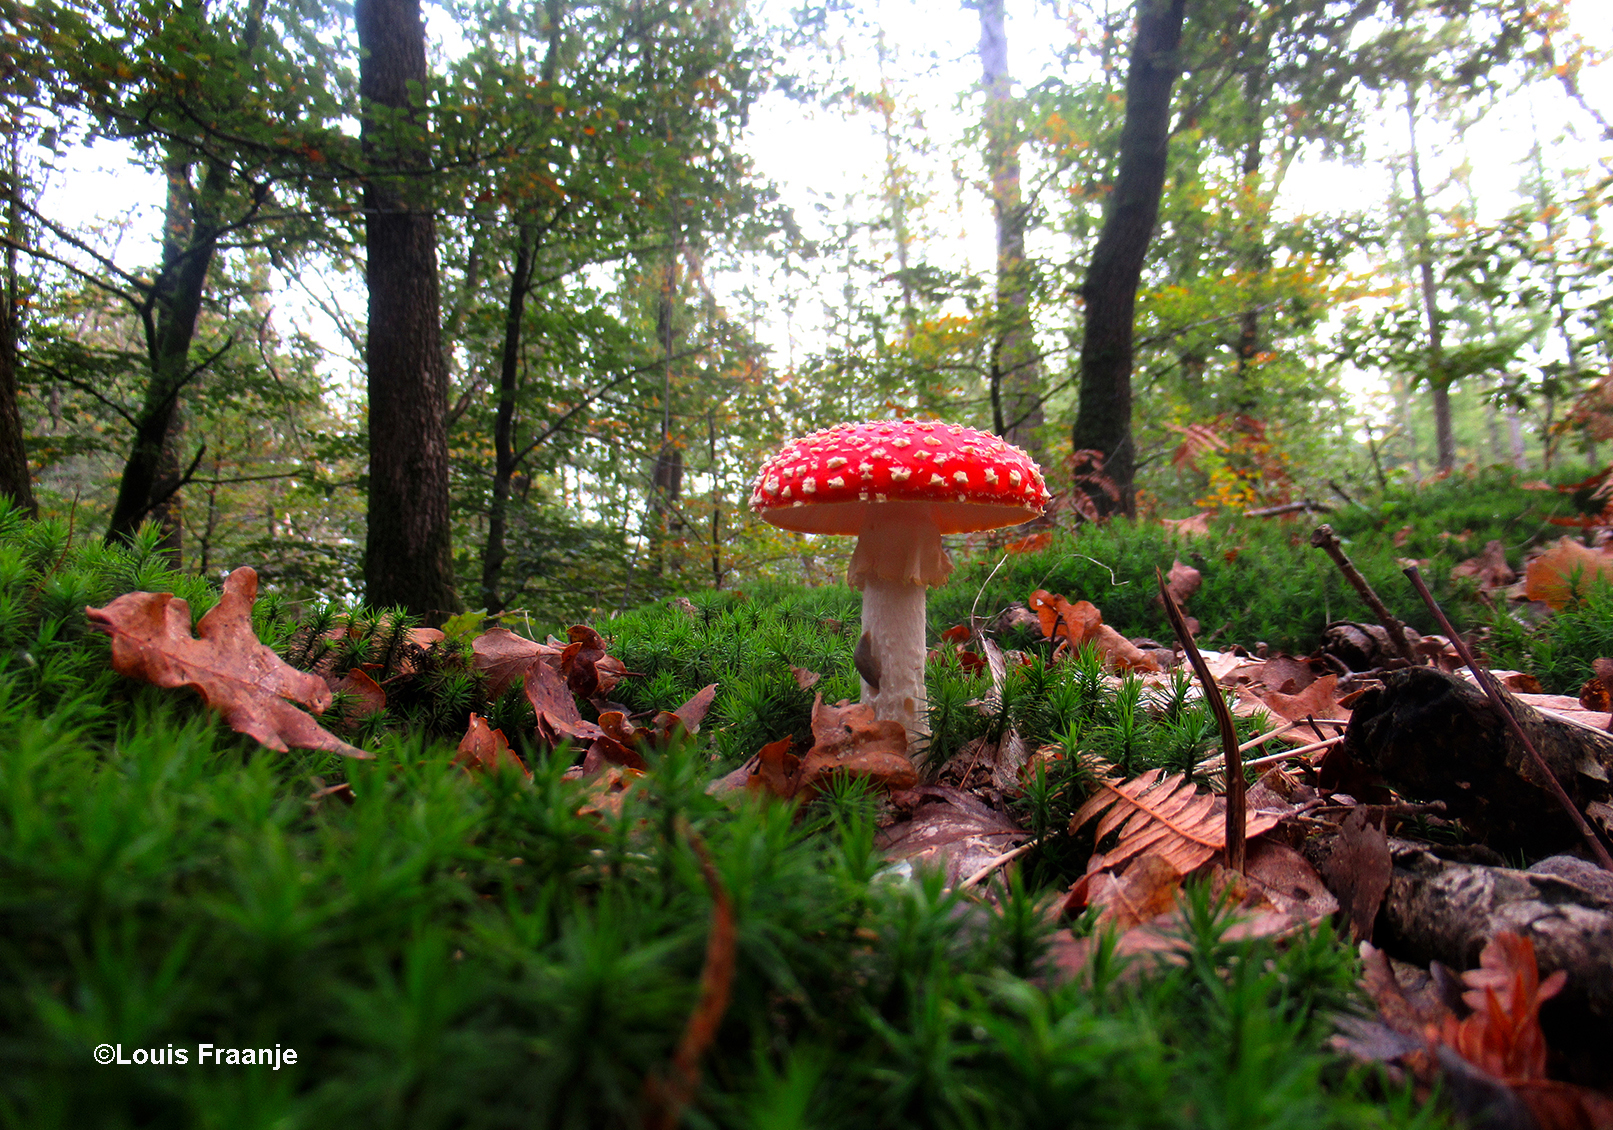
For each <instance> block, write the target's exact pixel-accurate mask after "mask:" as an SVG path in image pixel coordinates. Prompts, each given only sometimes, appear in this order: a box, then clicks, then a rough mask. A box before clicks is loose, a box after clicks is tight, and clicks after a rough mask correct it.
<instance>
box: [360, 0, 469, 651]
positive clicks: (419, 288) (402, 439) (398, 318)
mask: <svg viewBox="0 0 1613 1130" xmlns="http://www.w3.org/2000/svg"><path fill="white" fill-rule="evenodd" d="M354 22H355V23H356V24H357V25H358V39H359V48H360V59H359V97H360V99H361V101H362V103H363V104H364V111H365V112H364V118H363V123H362V126H361V139H362V143H363V147H364V152H365V156H366V158H367V160H368V162H369V164H370V166H371V169H372V173H371V176H370V177H369V179H368V180H367V181H366V182H365V186H364V241H365V251H366V262H365V271H364V275H365V281H366V283H367V284H368V286H369V296H370V297H369V329H368V335H367V337H366V340H365V346H364V362H365V369H366V371H367V372H368V377H369V381H368V384H369V416H370V418H369V425H370V475H369V478H370V489H369V511H368V517H369V534H368V538H367V540H366V544H365V556H364V585H365V595H366V598H367V599H368V601H369V603H370V604H372V605H375V606H384V605H401V606H402V607H404V608H406V609H407V610H408V611H409V612H411V613H414V614H416V615H421V616H426V617H428V618H433V619H435V618H438V617H441V616H443V615H444V614H448V613H453V612H457V611H459V610H460V608H461V605H460V602H459V597H458V595H457V594H456V593H455V591H454V568H453V546H452V544H451V540H450V539H451V529H450V526H449V521H448V428H447V418H446V417H447V410H448V372H447V368H446V366H445V365H444V363H443V355H442V332H441V323H440V321H439V319H440V317H441V302H440V297H439V293H438V280H437V227H436V220H435V218H434V216H433V214H432V210H431V198H430V197H431V194H430V188H429V184H428V183H427V181H426V179H425V176H424V170H425V168H426V166H427V165H428V163H429V161H428V154H427V153H426V152H425V144H426V143H425V142H424V141H423V140H420V135H419V134H417V132H416V131H421V130H422V127H423V125H424V123H423V122H422V121H421V120H420V119H421V117H422V107H421V104H420V102H419V99H420V98H421V97H423V94H422V92H423V90H424V88H425V85H426V78H427V75H426V39H425V25H424V24H423V23H422V21H421V18H420V2H419V0H358V3H357V5H356V6H355V8H354ZM411 85H412V86H413V87H414V95H413V97H411V92H410V87H411ZM388 171H397V172H401V173H404V174H405V175H402V176H395V177H388V176H386V175H385V173H386V172H388ZM410 171H413V172H414V175H413V176H409V175H407V174H408V173H409V172H410Z"/></svg>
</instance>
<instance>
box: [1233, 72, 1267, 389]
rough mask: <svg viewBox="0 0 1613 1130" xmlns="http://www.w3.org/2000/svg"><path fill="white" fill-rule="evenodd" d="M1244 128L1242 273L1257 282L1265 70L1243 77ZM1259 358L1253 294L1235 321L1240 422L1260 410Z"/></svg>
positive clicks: (1263, 263)
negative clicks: (1257, 203) (1240, 315)
mask: <svg viewBox="0 0 1613 1130" xmlns="http://www.w3.org/2000/svg"><path fill="white" fill-rule="evenodd" d="M1243 97H1244V115H1245V116H1244V125H1245V128H1246V129H1247V130H1248V131H1249V136H1248V138H1247V140H1246V141H1245V142H1244V149H1243V166H1242V170H1241V171H1242V173H1243V191H1244V206H1245V207H1246V208H1248V209H1249V210H1250V211H1249V213H1248V215H1247V216H1246V217H1245V219H1244V224H1243V237H1244V264H1243V267H1244V270H1245V271H1247V272H1248V273H1249V276H1250V278H1251V279H1255V278H1258V277H1259V276H1260V275H1261V274H1263V273H1264V272H1265V271H1266V269H1267V268H1268V267H1269V266H1270V261H1271V256H1270V255H1269V254H1268V252H1267V250H1266V239H1265V232H1264V227H1265V224H1264V219H1263V217H1261V216H1259V215H1258V213H1257V212H1256V210H1255V209H1256V207H1257V205H1256V200H1257V197H1258V193H1259V189H1260V161H1261V152H1260V147H1261V142H1262V140H1263V138H1262V136H1261V135H1262V133H1263V131H1264V126H1265V120H1266V70H1265V67H1264V66H1259V67H1254V68H1251V69H1250V71H1249V73H1248V74H1247V75H1246V76H1244V84H1243ZM1259 355H1260V303H1259V302H1258V301H1257V300H1256V298H1255V296H1254V295H1253V294H1251V295H1250V297H1249V301H1248V305H1247V306H1245V307H1244V311H1243V315H1242V317H1240V318H1239V319H1238V348H1237V357H1238V369H1237V388H1238V391H1237V400H1236V403H1235V404H1234V410H1235V411H1236V413H1237V415H1238V417H1239V418H1242V417H1245V416H1253V415H1255V414H1256V412H1257V411H1258V410H1259V408H1260V383H1259V370H1258V368H1257V367H1256V359H1257V358H1258V357H1259Z"/></svg>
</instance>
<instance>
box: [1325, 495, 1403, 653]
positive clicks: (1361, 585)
mask: <svg viewBox="0 0 1613 1130" xmlns="http://www.w3.org/2000/svg"><path fill="white" fill-rule="evenodd" d="M1311 545H1312V546H1314V547H1315V548H1317V549H1319V550H1321V551H1322V552H1323V553H1325V554H1327V555H1328V556H1329V557H1331V558H1332V559H1333V563H1334V564H1335V565H1337V566H1338V567H1339V572H1341V573H1343V574H1344V579H1345V580H1346V581H1349V582H1350V587H1351V588H1353V589H1355V591H1356V592H1357V593H1358V594H1359V595H1360V597H1361V599H1362V600H1363V601H1364V602H1365V603H1366V606H1367V607H1368V608H1370V609H1372V614H1373V615H1374V616H1376V617H1377V618H1378V623H1380V624H1382V625H1383V629H1384V631H1386V632H1388V633H1389V642H1390V643H1392V644H1394V645H1395V650H1396V651H1397V652H1399V653H1400V658H1402V659H1404V660H1405V661H1406V662H1407V663H1410V664H1412V665H1413V666H1415V665H1416V663H1417V656H1416V654H1415V653H1414V652H1413V651H1412V650H1411V644H1409V643H1407V642H1406V626H1405V625H1404V624H1402V623H1401V622H1400V621H1399V620H1396V619H1395V617H1394V614H1393V613H1391V612H1390V611H1389V609H1388V608H1387V607H1386V606H1385V605H1384V603H1383V601H1381V600H1379V599H1378V594H1377V593H1375V592H1373V591H1372V586H1371V585H1369V584H1367V579H1366V578H1365V577H1363V576H1362V575H1361V571H1360V570H1359V569H1357V568H1356V567H1355V562H1353V561H1351V560H1350V559H1349V557H1348V556H1347V555H1346V554H1345V552H1344V547H1343V546H1342V545H1340V544H1339V539H1338V535H1337V534H1335V533H1334V532H1333V527H1332V526H1329V525H1328V524H1327V523H1326V522H1323V523H1322V524H1321V525H1320V526H1317V527H1316V532H1315V533H1313V534H1311Z"/></svg>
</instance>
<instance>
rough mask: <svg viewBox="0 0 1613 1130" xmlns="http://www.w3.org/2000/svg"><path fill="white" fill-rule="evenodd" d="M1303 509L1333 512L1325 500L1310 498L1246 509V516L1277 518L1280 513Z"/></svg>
mask: <svg viewBox="0 0 1613 1130" xmlns="http://www.w3.org/2000/svg"><path fill="white" fill-rule="evenodd" d="M1302 510H1314V511H1316V512H1317V513H1318V514H1331V513H1333V508H1332V507H1331V506H1329V505H1328V504H1327V503H1325V502H1312V501H1311V500H1310V499H1308V498H1304V499H1301V500H1300V501H1298V502H1285V503H1283V504H1282V505H1281V506H1262V507H1261V508H1260V509H1259V510H1245V511H1244V512H1243V516H1244V517H1245V518H1275V517H1277V516H1278V515H1280V514H1298V513H1299V512H1300V511H1302Z"/></svg>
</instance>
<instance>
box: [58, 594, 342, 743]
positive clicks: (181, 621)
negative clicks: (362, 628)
mask: <svg viewBox="0 0 1613 1130" xmlns="http://www.w3.org/2000/svg"><path fill="white" fill-rule="evenodd" d="M257 595H258V575H257V573H255V572H253V571H252V570H251V569H248V568H245V567H243V568H240V569H237V570H235V571H234V572H233V573H231V574H230V575H229V576H228V577H226V578H225V579H224V592H223V595H222V596H221V597H220V598H219V602H218V603H217V604H216V605H214V606H213V607H212V608H211V609H209V610H208V611H207V613H206V615H204V616H203V617H202V619H201V622H200V623H199V624H197V625H196V635H195V636H192V635H191V630H190V605H189V604H187V603H185V602H184V601H183V600H180V599H179V598H178V597H176V596H174V595H172V594H171V593H151V592H132V593H125V594H124V595H123V596H120V597H118V598H117V599H116V600H114V601H112V603H110V604H108V605H107V606H106V607H105V608H85V609H84V614H85V615H86V616H88V617H89V620H90V623H91V624H93V625H94V626H95V627H96V628H98V629H99V630H101V631H103V632H105V633H106V634H107V635H109V636H111V637H112V667H113V670H115V671H117V672H118V673H119V674H120V675H126V676H128V677H129V678H132V679H143V680H145V681H146V682H148V683H154V684H155V685H157V686H159V687H190V688H192V689H193V690H195V691H196V692H197V693H198V694H200V695H201V696H202V700H203V701H204V702H206V703H207V705H208V706H210V707H212V708H213V709H214V710H217V711H218V712H219V713H220V714H222V715H224V720H225V721H226V722H227V723H228V724H229V726H230V728H231V729H233V730H235V731H237V732H238V733H242V734H246V735H247V736H248V737H250V738H253V739H254V740H256V741H258V742H261V743H262V744H263V745H265V746H267V747H269V748H270V749H278V750H285V749H287V748H290V747H292V746H295V747H296V748H298V749H323V750H329V751H330V752H332V753H340V754H345V755H346V756H348V757H359V758H369V757H372V756H374V755H373V754H369V753H366V752H364V751H363V750H362V749H359V748H358V747H357V746H353V745H349V744H348V743H347V742H344V741H342V740H341V739H340V738H338V737H337V736H336V735H335V734H332V733H330V732H329V731H327V730H325V729H324V728H323V727H321V726H320V725H319V723H317V722H315V721H314V720H313V718H311V717H310V716H309V715H307V714H305V713H304V712H303V711H301V710H299V709H298V708H297V707H295V706H293V705H292V703H291V702H288V701H287V699H290V700H292V701H294V702H299V703H302V704H303V705H304V706H307V707H308V708H309V709H311V710H313V711H315V712H316V713H320V712H323V711H324V710H325V708H326V707H328V706H329V705H330V703H331V691H330V688H329V687H328V686H326V685H325V680H323V679H321V678H320V677H319V676H318V675H313V674H309V673H308V672H306V671H298V670H297V669H296V668H295V667H292V666H291V665H290V664H288V663H286V662H285V661H284V660H282V659H281V658H280V657H279V656H278V655H276V654H275V653H274V652H273V651H272V650H270V649H269V648H267V647H265V646H264V645H263V644H262V643H260V642H259V640H258V637H257V636H256V635H255V634H254V633H253V631H252V604H253V602H254V601H255V600H256V599H257Z"/></svg>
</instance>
